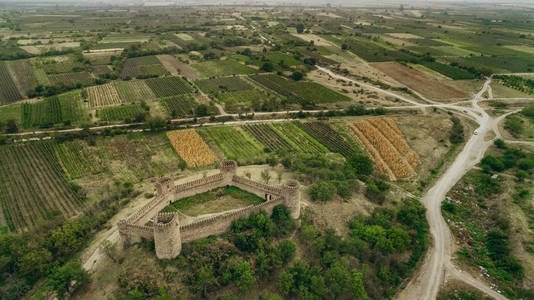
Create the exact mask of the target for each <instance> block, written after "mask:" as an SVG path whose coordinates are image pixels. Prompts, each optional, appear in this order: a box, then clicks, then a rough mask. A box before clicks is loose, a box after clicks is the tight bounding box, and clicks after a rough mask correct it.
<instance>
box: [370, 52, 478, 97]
mask: <svg viewBox="0 0 534 300" xmlns="http://www.w3.org/2000/svg"><path fill="white" fill-rule="evenodd" d="M371 65H372V66H373V67H375V68H377V69H378V70H380V71H382V72H384V73H386V74H387V75H389V76H391V77H393V78H394V79H395V80H396V81H398V82H400V83H402V84H404V85H406V86H407V87H409V88H410V89H413V90H415V91H417V92H419V93H421V94H422V95H423V96H425V97H428V98H430V99H434V100H439V101H443V100H449V99H462V98H467V97H468V96H469V95H468V94H467V93H465V92H462V91H460V90H458V89H456V88H454V87H451V86H448V85H445V84H442V83H441V82H439V81H437V80H435V79H432V78H429V77H427V76H425V75H424V74H423V73H421V72H419V71H417V70H415V69H410V68H408V67H406V66H403V65H401V64H399V63H396V62H380V63H372V64H371Z"/></svg>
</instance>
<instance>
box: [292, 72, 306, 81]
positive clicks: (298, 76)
mask: <svg viewBox="0 0 534 300" xmlns="http://www.w3.org/2000/svg"><path fill="white" fill-rule="evenodd" d="M303 77H304V75H302V73H301V72H299V71H295V72H293V74H291V78H292V79H293V80H295V81H299V80H301V79H302V78H303Z"/></svg>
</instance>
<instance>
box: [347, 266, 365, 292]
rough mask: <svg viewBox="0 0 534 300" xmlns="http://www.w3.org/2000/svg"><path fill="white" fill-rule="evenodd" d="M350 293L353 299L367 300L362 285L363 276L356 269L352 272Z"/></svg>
mask: <svg viewBox="0 0 534 300" xmlns="http://www.w3.org/2000/svg"><path fill="white" fill-rule="evenodd" d="M350 293H351V295H352V297H354V298H355V299H367V292H365V287H364V285H363V275H362V273H361V272H360V271H358V270H356V269H353V270H352V282H351V286H350Z"/></svg>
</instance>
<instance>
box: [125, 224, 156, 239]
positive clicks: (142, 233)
mask: <svg viewBox="0 0 534 300" xmlns="http://www.w3.org/2000/svg"><path fill="white" fill-rule="evenodd" d="M119 234H120V236H121V239H122V240H123V243H125V244H126V245H131V244H134V243H139V242H141V239H142V238H144V239H146V240H152V239H154V228H153V227H150V226H139V225H134V224H129V223H126V222H121V223H119Z"/></svg>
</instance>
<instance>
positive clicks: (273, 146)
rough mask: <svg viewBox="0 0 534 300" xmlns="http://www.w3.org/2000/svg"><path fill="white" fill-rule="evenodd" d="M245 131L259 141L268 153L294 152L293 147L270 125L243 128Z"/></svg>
mask: <svg viewBox="0 0 534 300" xmlns="http://www.w3.org/2000/svg"><path fill="white" fill-rule="evenodd" d="M243 128H244V129H245V131H247V133H249V134H250V135H251V136H252V137H254V138H255V139H256V140H257V141H259V142H260V143H261V144H262V145H263V146H264V147H265V148H266V149H268V151H278V150H287V151H290V150H292V149H293V148H292V146H291V145H290V144H289V143H288V142H287V141H286V140H285V139H283V138H282V137H281V136H280V135H278V134H277V133H276V132H275V131H274V130H273V129H272V128H271V127H270V126H269V125H268V124H254V125H245V126H243Z"/></svg>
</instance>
